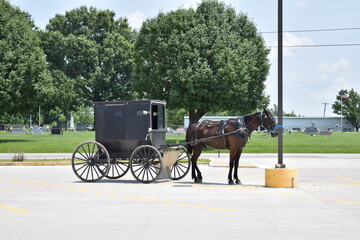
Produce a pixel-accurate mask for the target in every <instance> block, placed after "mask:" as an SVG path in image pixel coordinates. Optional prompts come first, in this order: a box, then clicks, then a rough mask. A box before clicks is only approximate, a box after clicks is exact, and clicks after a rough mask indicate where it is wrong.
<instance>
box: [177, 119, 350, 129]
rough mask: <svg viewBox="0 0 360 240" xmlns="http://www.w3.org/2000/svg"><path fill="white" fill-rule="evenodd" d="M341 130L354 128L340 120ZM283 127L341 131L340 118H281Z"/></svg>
mask: <svg viewBox="0 0 360 240" xmlns="http://www.w3.org/2000/svg"><path fill="white" fill-rule="evenodd" d="M229 118H236V117H232V116H204V117H202V118H201V119H200V121H203V120H213V121H220V120H226V119H229ZM275 119H276V120H277V117H275ZM342 125H343V128H344V129H346V130H350V129H351V131H354V130H355V127H354V126H353V125H352V124H351V123H350V122H349V121H348V120H346V118H343V119H342ZM184 126H185V127H187V126H189V117H188V116H185V117H184ZM283 126H284V129H286V130H290V129H294V128H295V129H297V128H300V130H304V129H305V128H306V127H317V128H319V129H320V130H331V131H340V130H341V127H340V126H341V117H283Z"/></svg>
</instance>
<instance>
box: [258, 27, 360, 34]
mask: <svg viewBox="0 0 360 240" xmlns="http://www.w3.org/2000/svg"><path fill="white" fill-rule="evenodd" d="M352 30H360V27H349V28H321V29H304V30H287V31H284V32H289V33H291V32H332V31H352ZM260 33H277V31H266V32H260Z"/></svg>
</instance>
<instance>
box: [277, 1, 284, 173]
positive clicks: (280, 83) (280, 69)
mask: <svg viewBox="0 0 360 240" xmlns="http://www.w3.org/2000/svg"><path fill="white" fill-rule="evenodd" d="M278 125H279V126H280V127H279V128H278V164H276V166H275V167H276V168H286V166H285V164H284V163H283V126H282V125H283V0H278Z"/></svg>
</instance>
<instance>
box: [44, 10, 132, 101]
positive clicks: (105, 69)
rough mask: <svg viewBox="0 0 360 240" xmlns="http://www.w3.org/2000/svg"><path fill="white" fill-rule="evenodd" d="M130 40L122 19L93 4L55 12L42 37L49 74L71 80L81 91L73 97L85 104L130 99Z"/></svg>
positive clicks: (130, 37)
mask: <svg viewBox="0 0 360 240" xmlns="http://www.w3.org/2000/svg"><path fill="white" fill-rule="evenodd" d="M132 42H133V39H132V36H131V29H130V27H129V26H128V23H127V20H126V19H121V18H120V19H118V20H115V13H114V12H112V11H110V10H97V9H96V8H93V7H90V8H87V7H80V8H77V9H74V10H71V11H69V12H66V13H65V15H60V14H57V15H56V16H55V17H54V18H53V19H51V20H50V23H49V24H48V25H47V26H46V31H45V32H44V33H43V37H42V44H43V47H44V49H45V53H46V55H47V60H48V62H49V66H50V69H51V71H52V73H54V71H61V72H62V74H63V77H64V79H63V80H61V81H65V80H66V79H68V80H70V81H74V80H75V83H74V85H71V84H70V85H71V87H75V88H78V89H80V90H81V91H80V92H79V93H77V94H79V98H78V99H77V100H79V99H80V100H81V101H82V102H84V103H85V104H87V105H91V102H93V101H105V100H124V99H131V98H132V91H131V86H130V73H131V70H132V54H133V43H132ZM65 77H66V78H65ZM74 100H75V99H74ZM74 104H75V102H73V103H72V104H71V105H74Z"/></svg>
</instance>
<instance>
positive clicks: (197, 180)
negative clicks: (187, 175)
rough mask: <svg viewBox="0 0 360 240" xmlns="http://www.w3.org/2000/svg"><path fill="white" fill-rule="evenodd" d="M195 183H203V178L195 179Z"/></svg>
mask: <svg viewBox="0 0 360 240" xmlns="http://www.w3.org/2000/svg"><path fill="white" fill-rule="evenodd" d="M194 182H196V183H202V178H195V179H194Z"/></svg>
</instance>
